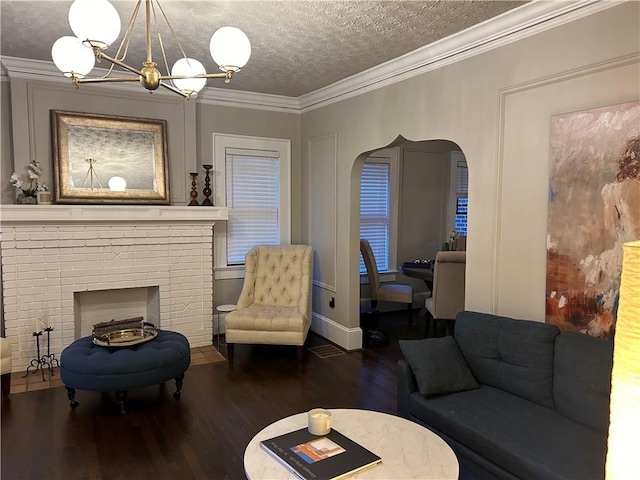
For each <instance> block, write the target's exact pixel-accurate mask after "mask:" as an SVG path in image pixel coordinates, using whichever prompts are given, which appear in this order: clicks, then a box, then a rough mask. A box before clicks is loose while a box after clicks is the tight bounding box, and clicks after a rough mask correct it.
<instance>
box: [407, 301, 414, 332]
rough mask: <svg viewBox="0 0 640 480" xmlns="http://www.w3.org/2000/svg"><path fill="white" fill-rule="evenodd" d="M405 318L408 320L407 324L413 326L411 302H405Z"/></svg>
mask: <svg viewBox="0 0 640 480" xmlns="http://www.w3.org/2000/svg"><path fill="white" fill-rule="evenodd" d="M407 320H408V322H409V323H408V324H407V325H408V326H410V327H411V326H413V304H412V303H407Z"/></svg>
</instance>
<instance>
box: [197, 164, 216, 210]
mask: <svg viewBox="0 0 640 480" xmlns="http://www.w3.org/2000/svg"><path fill="white" fill-rule="evenodd" d="M202 168H204V171H205V174H204V189H203V190H202V193H203V194H204V200H203V201H202V203H201V204H200V205H201V206H203V207H212V206H213V202H212V201H211V193H213V192H212V190H211V178H210V177H209V171H210V170H211V169H212V168H213V165H202Z"/></svg>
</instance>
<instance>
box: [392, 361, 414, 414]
mask: <svg viewBox="0 0 640 480" xmlns="http://www.w3.org/2000/svg"><path fill="white" fill-rule="evenodd" d="M417 391H418V385H417V384H416V379H415V377H414V376H413V372H412V371H411V367H410V366H409V364H408V363H407V361H406V360H398V405H397V409H398V416H399V417H404V418H409V395H411V394H412V393H413V392H417Z"/></svg>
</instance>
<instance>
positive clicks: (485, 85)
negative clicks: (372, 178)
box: [301, 2, 640, 345]
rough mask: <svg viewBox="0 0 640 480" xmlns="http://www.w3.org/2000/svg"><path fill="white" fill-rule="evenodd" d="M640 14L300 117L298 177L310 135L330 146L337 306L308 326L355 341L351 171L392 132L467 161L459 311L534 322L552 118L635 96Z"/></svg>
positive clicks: (355, 231)
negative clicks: (439, 142) (439, 145)
mask: <svg viewBox="0 0 640 480" xmlns="http://www.w3.org/2000/svg"><path fill="white" fill-rule="evenodd" d="M639 15H640V4H639V3H638V2H628V3H625V4H622V5H619V6H616V7H613V8H609V9H607V10H604V11H602V12H599V13H596V14H594V15H592V16H590V17H587V18H583V19H580V20H577V21H574V22H572V23H570V24H567V25H564V26H562V27H558V28H555V29H553V30H549V31H546V32H543V33H540V34H538V35H536V36H533V37H529V38H526V39H524V40H521V41H518V42H516V43H512V44H509V45H507V46H503V47H501V48H499V49H496V50H493V51H490V52H487V53H484V54H481V55H477V56H475V57H472V58H469V59H467V60H464V61H461V62H458V63H455V64H452V65H449V66H447V67H444V68H441V69H439V70H435V71H432V72H429V73H426V74H423V75H420V76H417V77H414V78H411V79H409V80H406V81H404V82H402V83H399V84H395V85H392V86H388V87H385V88H382V89H379V90H376V91H373V92H370V93H367V94H364V95H361V96H358V97H354V98H350V99H348V100H345V101H342V102H338V103H335V104H332V105H329V106H327V107H324V108H319V109H317V110H313V111H310V112H308V113H305V114H304V115H303V117H302V128H301V134H302V141H301V145H302V146H303V150H302V162H303V165H302V168H303V170H304V169H305V168H307V167H306V164H307V163H308V153H307V145H308V142H309V139H310V138H314V137H318V136H322V135H336V137H337V139H338V142H337V150H336V159H337V188H336V190H337V209H336V211H337V216H336V223H337V225H336V230H337V244H338V245H339V246H340V248H339V249H338V251H337V265H338V269H339V270H338V272H337V276H336V277H337V285H336V293H335V295H336V308H335V309H334V310H332V311H331V312H323V316H322V317H317V318H315V319H314V320H315V322H316V323H322V324H323V325H324V326H323V327H322V329H323V331H324V332H325V333H326V334H327V336H328V337H329V338H330V339H332V340H333V341H336V342H338V343H340V344H341V345H346V344H353V338H354V336H355V335H356V334H357V331H356V330H354V327H357V325H358V317H359V315H358V313H359V312H358V305H359V282H358V273H357V272H358V235H359V222H358V215H359V213H358V198H357V197H358V196H357V194H356V193H354V192H357V191H358V188H357V181H356V179H354V172H355V171H357V169H354V164H355V162H356V159H357V158H358V156H359V155H361V154H362V153H363V152H367V151H371V150H374V149H377V148H381V147H384V146H387V145H389V144H390V143H391V142H393V141H394V139H396V138H397V136H398V135H402V136H403V137H405V138H410V139H412V140H431V139H447V140H451V141H453V142H455V143H456V144H458V145H459V146H460V148H461V150H462V151H463V152H464V154H465V156H466V159H467V163H468V166H469V175H470V191H469V203H470V209H469V240H470V241H469V244H468V260H467V290H466V307H467V308H469V309H473V310H479V311H483V312H494V313H498V314H505V315H512V316H516V317H520V318H527V319H533V320H538V321H542V320H543V319H544V282H545V269H546V266H545V265H546V264H545V259H546V256H545V255H546V254H545V245H546V244H545V237H546V212H547V184H548V150H549V141H548V130H549V121H550V116H551V115H554V114H556V113H562V112H570V111H574V110H580V109H584V108H592V107H597V106H601V105H608V104H614V103H619V102H625V101H630V100H636V99H638V98H639V97H640V91H639V90H640V87H639V85H640V75H639V73H640V69H639V68H638V61H639V54H638V52H639V47H640V45H639V44H638V18H639ZM303 178H304V176H303ZM303 191H305V189H304V187H303ZM303 201H308V200H307V199H304V198H303ZM309 242H310V243H311V244H312V245H314V243H315V242H314V238H309ZM314 294H317V295H323V292H320V291H315V290H314Z"/></svg>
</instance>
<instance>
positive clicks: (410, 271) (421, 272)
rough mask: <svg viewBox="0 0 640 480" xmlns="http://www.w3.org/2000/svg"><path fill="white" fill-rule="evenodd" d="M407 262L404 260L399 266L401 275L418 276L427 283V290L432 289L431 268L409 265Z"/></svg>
mask: <svg viewBox="0 0 640 480" xmlns="http://www.w3.org/2000/svg"><path fill="white" fill-rule="evenodd" d="M409 265H411V264H410V263H408V262H405V263H404V264H403V265H402V267H400V271H401V272H402V274H403V275H406V276H407V277H411V278H419V279H420V280H423V281H424V283H425V284H426V285H427V288H428V289H429V291H432V290H433V269H431V268H422V267H411V266H409Z"/></svg>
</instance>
